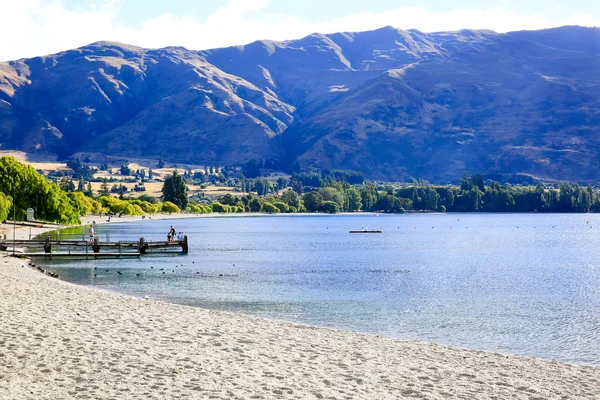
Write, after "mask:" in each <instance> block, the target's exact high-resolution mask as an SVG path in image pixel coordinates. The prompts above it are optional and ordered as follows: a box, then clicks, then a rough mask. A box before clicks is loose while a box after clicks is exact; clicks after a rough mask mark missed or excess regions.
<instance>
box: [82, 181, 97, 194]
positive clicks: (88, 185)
mask: <svg viewBox="0 0 600 400" xmlns="http://www.w3.org/2000/svg"><path fill="white" fill-rule="evenodd" d="M83 194H85V195H86V196H87V197H94V191H93V190H92V184H91V183H90V182H88V183H87V185H86V186H85V191H84V192H83Z"/></svg>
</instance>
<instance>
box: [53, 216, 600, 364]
mask: <svg viewBox="0 0 600 400" xmlns="http://www.w3.org/2000/svg"><path fill="white" fill-rule="evenodd" d="M171 224H173V225H174V226H175V229H176V230H177V231H184V232H185V233H186V234H187V235H188V237H189V240H190V253H189V254H188V255H152V256H146V257H144V258H140V259H122V260H96V261H77V262H64V261H60V262H56V261H55V262H53V263H52V264H49V265H50V269H51V270H55V271H57V272H59V273H60V276H61V279H64V280H67V281H70V282H74V283H78V284H83V285H90V286H93V287H96V288H100V289H104V290H109V291H114V292H120V293H125V294H130V295H135V296H149V297H150V298H152V299H161V300H166V301H170V302H175V303H181V304H188V305H194V306H200V307H205V308H214V309H221V310H228V311H235V312H240V313H243V314H249V315H256V316H261V317H267V318H275V319H281V320H287V321H296V322H302V323H307V324H313V325H320V326H326V327H333V328H339V329H344V330H352V331H359V332H367V333H375V334H377V333H381V334H383V335H387V336H393V337H399V338H406V339H418V340H425V341H433V342H437V343H442V344H449V345H458V346H462V347H468V348H473V349H481V350H489V351H499V352H504V353H514V354H523V355H531V356H537V357H542V358H547V359H556V360H560V361H564V362H571V363H578V364H588V365H600V251H599V250H600V215H589V214H588V215H585V214H583V215H582V214H561V215H556V214H554V215H547V214H440V215H436V214H404V215H379V216H375V215H373V214H363V215H337V216H321V215H315V216H273V217H269V216H261V217H237V218H236V217H227V218H198V219H188V220H173V221H164V220H163V221H144V222H139V223H125V224H112V225H104V226H103V225H99V226H97V228H96V232H97V234H100V235H101V237H102V240H104V238H105V236H104V235H106V234H107V233H108V234H110V239H111V240H112V241H118V240H138V239H139V237H141V236H144V237H145V238H146V239H147V240H165V239H166V234H167V232H168V230H169V226H170V225H171ZM363 227H364V228H367V229H380V228H381V229H382V230H383V233H381V234H350V233H348V229H361V228H363ZM76 232H79V231H76ZM71 233H73V231H71ZM67 235H68V232H63V233H62V236H61V237H63V238H65V237H67ZM79 237H80V235H79ZM94 268H96V269H94ZM161 269H164V271H161ZM117 271H121V272H122V273H123V275H118V274H117ZM163 272H165V273H164V274H163ZM94 274H95V275H96V276H94ZM136 274H141V276H139V277H138V276H136Z"/></svg>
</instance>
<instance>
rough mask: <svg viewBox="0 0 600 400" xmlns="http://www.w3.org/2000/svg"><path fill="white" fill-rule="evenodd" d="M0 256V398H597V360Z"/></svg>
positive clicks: (599, 370)
mask: <svg viewBox="0 0 600 400" xmlns="http://www.w3.org/2000/svg"><path fill="white" fill-rule="evenodd" d="M27 263H28V261H27V260H19V259H14V258H9V257H4V256H0V299H1V300H0V399H11V400H12V399H53V400H58V399H277V398H285V399H288V398H289V399H401V398H424V399H449V398H451V399H454V398H456V399H600V368H592V367H584V366H573V365H566V364H561V363H557V362H552V361H545V360H539V359H533V358H526V357H519V356H511V355H502V354H495V353H487V352H481V351H473V350H465V349H459V348H453V347H446V346H441V345H436V344H430V343H421V342H412V341H404V340H398V339H391V338H386V337H378V336H371V335H363V334H357V333H352V332H342V331H336V330H331V329H324V328H317V327H310V326H304V325H298V324H292V323H285V322H276V321H270V320H266V319H260V318H251V317H245V316H241V315H237V314H232V313H226V312H220V311H212V310H204V309H200V308H194V307H186V306H180V305H175V304H168V303H162V302H157V301H152V300H144V299H136V298H131V297H127V296H122V295H118V294H113V293H107V292H102V291H97V290H94V289H91V288H86V287H80V286H76V285H73V284H70V283H66V282H62V281H60V280H57V279H54V278H50V277H48V276H46V275H44V274H42V273H40V272H38V271H36V270H34V269H32V268H30V267H29V266H28V265H27Z"/></svg>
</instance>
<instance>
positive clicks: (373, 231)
mask: <svg viewBox="0 0 600 400" xmlns="http://www.w3.org/2000/svg"><path fill="white" fill-rule="evenodd" d="M349 232H350V233H381V232H382V231H380V230H378V229H371V230H368V229H359V230H350V231H349Z"/></svg>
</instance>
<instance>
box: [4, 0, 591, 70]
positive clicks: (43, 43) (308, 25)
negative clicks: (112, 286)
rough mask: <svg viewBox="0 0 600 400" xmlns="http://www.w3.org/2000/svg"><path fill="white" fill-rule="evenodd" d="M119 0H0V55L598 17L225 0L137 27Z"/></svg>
mask: <svg viewBox="0 0 600 400" xmlns="http://www.w3.org/2000/svg"><path fill="white" fill-rule="evenodd" d="M121 1H122V0H103V1H100V2H98V1H96V3H94V4H95V6H93V7H88V8H84V9H77V10H69V9H67V8H66V6H65V4H64V2H63V1H62V0H20V1H14V0H0V7H1V8H0V9H1V10H2V15H3V17H0V37H1V38H2V43H1V44H0V60H12V59H17V58H21V57H33V56H37V55H44V54H50V53H54V52H58V51H61V50H66V49H71V48H75V47H79V46H82V45H85V44H89V43H92V42H95V41H99V40H116V41H120V42H124V43H129V44H134V45H138V46H143V47H163V46H185V47H187V48H190V49H206V48H213V47H223V46H231V45H236V44H245V43H249V42H251V41H254V40H258V39H273V40H285V39H294V38H299V37H303V36H305V35H308V34H310V33H313V32H322V33H331V32H339V31H363V30H369V29H376V28H380V27H382V26H386V25H392V26H395V27H398V28H402V29H413V28H414V29H419V30H422V31H425V32H433V31H444V30H458V29H462V28H471V29H491V30H495V31H497V32H508V31H512V30H521V29H542V28H549V27H553V26H560V25H574V24H578V25H584V26H600V17H596V16H592V15H588V14H573V15H568V16H565V18H564V19H562V20H559V21H556V20H550V19H548V18H547V17H546V16H544V15H543V14H541V13H540V14H529V15H521V14H518V13H515V12H513V11H510V10H508V9H506V8H503V7H494V8H489V9H486V10H472V9H454V10H451V11H447V12H435V11H429V10H426V9H423V8H419V7H401V8H397V9H393V10H389V11H386V12H382V13H362V14H357V15H349V16H344V17H340V18H335V19H328V20H320V21H317V22H308V21H305V20H303V19H301V18H298V17H295V16H293V15H285V14H274V13H271V12H269V0H230V1H229V3H228V4H227V5H226V6H224V7H222V8H220V9H219V10H217V11H215V12H214V13H213V14H211V15H210V16H209V17H208V18H206V20H204V21H199V20H197V19H196V18H194V17H191V16H180V15H172V14H165V15H161V16H159V17H156V18H152V19H148V20H146V21H144V22H143V23H142V24H141V26H140V27H139V28H135V29H134V28H131V27H128V26H125V25H123V24H122V23H120V22H118V19H117V11H118V7H119V3H120V2H121Z"/></svg>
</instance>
